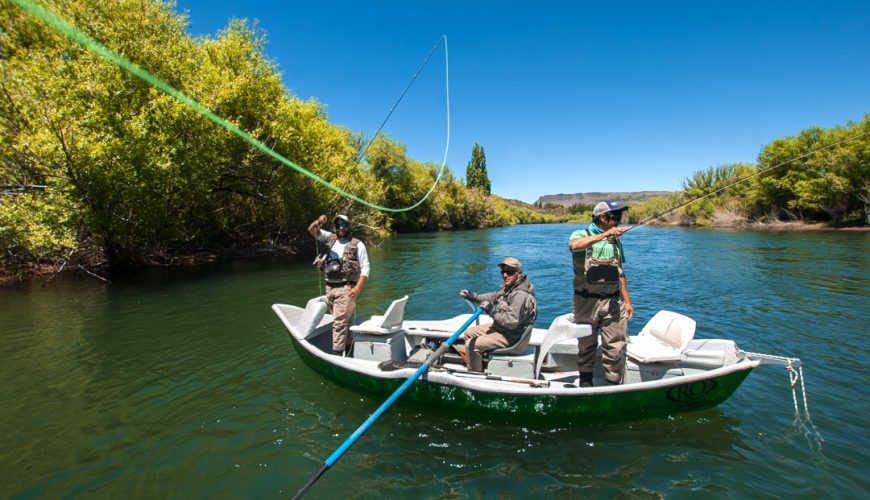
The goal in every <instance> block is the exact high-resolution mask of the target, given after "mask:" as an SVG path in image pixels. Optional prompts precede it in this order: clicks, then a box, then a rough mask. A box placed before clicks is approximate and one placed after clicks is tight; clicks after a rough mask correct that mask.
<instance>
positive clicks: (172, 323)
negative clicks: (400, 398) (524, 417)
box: [0, 225, 870, 498]
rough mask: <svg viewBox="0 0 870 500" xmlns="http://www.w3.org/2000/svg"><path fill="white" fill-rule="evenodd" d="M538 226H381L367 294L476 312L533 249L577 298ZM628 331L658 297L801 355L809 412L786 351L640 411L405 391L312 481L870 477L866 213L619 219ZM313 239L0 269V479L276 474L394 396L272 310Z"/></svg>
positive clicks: (221, 493) (548, 301) (173, 482)
mask: <svg viewBox="0 0 870 500" xmlns="http://www.w3.org/2000/svg"><path fill="white" fill-rule="evenodd" d="M580 227H581V226H578V225H524V226H513V227H507V228H498V229H490V230H479V231H467V232H451V233H436V234H418V235H403V236H399V237H396V238H393V239H390V240H387V241H384V242H383V243H382V244H381V245H380V247H379V248H375V247H374V245H370V257H371V260H372V265H373V272H372V279H371V280H370V282H369V284H368V285H367V286H366V288H365V290H364V292H363V295H362V297H361V298H360V301H359V304H358V309H357V314H358V316H360V317H367V316H369V315H372V314H382V313H383V310H384V308H385V307H386V306H387V305H388V304H389V302H390V301H391V300H392V299H395V298H398V297H400V296H401V295H404V294H408V295H410V300H409V302H408V305H407V308H406V314H405V317H406V318H435V317H446V316H452V315H455V314H459V313H463V312H467V306H466V305H465V304H464V303H463V302H462V300H461V299H460V298H459V297H458V295H457V292H458V290H460V289H462V288H468V289H471V290H476V291H488V290H492V289H495V288H496V287H497V285H498V284H499V282H500V278H499V275H498V272H497V267H496V264H497V263H498V262H499V261H500V260H501V259H502V258H503V257H505V256H508V255H512V256H515V257H517V258H519V259H520V260H521V261H522V262H523V264H524V267H525V270H526V272H527V273H528V274H529V276H530V277H531V279H532V281H533V282H534V284H535V286H536V288H537V290H538V302H539V305H540V310H539V319H538V323H537V325H538V326H539V327H546V326H547V325H548V324H549V323H550V322H551V321H552V320H553V319H554V318H555V317H556V316H557V315H559V314H563V313H566V312H570V307H571V306H570V304H571V294H570V282H571V279H570V277H571V265H570V255H569V253H568V250H567V238H568V235H569V234H570V233H571V231H573V230H574V229H578V228H580ZM623 243H624V245H625V249H626V254H627V262H626V273H627V276H628V280H629V288H630V290H631V294H632V299H633V303H634V307H635V311H636V315H635V318H634V319H633V320H632V321H631V322H630V324H629V332H630V334H636V333H637V332H638V331H639V330H640V328H641V327H642V326H643V324H644V322H645V321H647V320H648V319H649V318H651V317H652V315H653V314H655V313H656V312H657V311H658V310H659V309H669V310H673V311H677V312H680V313H683V314H686V315H688V316H691V317H693V318H695V319H696V320H697V322H698V332H697V337H698V338H716V337H724V338H730V339H733V340H735V341H736V342H737V344H738V345H739V346H740V347H741V348H743V349H745V350H747V351H754V352H763V353H768V354H777V355H784V356H790V357H799V358H801V359H802V360H803V362H804V366H805V368H804V374H805V379H806V386H807V392H808V394H809V408H810V412H811V415H812V419H813V423H814V424H815V427H816V430H817V432H808V431H806V430H804V429H803V428H801V427H800V426H799V425H796V424H795V421H794V413H795V412H794V406H793V402H792V393H791V390H790V386H789V378H788V375H787V372H786V371H785V370H784V369H783V368H781V367H774V366H762V367H759V368H758V369H756V370H754V371H753V373H752V374H751V375H750V376H749V378H748V379H747V380H746V381H745V382H744V383H743V385H742V386H741V387H740V388H739V389H738V390H737V392H736V393H735V394H734V395H733V396H732V397H731V398H730V399H729V400H727V401H726V402H725V403H723V404H722V405H720V406H719V407H717V408H714V409H711V410H706V411H701V412H694V413H684V414H678V415H675V416H673V417H671V418H667V419H655V420H646V421H639V422H632V423H627V424H609V425H608V424H601V425H596V426H563V427H552V426H550V427H540V426H528V427H524V426H517V425H511V424H506V423H502V422H498V421H491V420H488V419H487V418H486V416H485V415H469V416H468V418H467V419H466V418H463V419H457V418H452V417H447V416H442V415H439V414H437V413H432V412H424V411H423V412H421V411H419V410H412V409H408V408H403V407H402V406H401V405H399V406H396V407H394V408H392V409H391V410H390V411H389V412H387V414H386V415H385V416H384V417H383V418H381V420H380V421H378V423H377V424H375V426H374V427H373V428H372V429H371V430H369V432H368V433H367V434H366V435H365V436H364V437H363V438H362V439H361V440H360V441H359V442H358V443H357V444H356V445H355V446H354V447H353V448H352V449H351V450H350V451H349V452H348V453H347V454H346V455H345V456H344V457H343V458H342V459H341V460H340V461H339V462H338V463H337V464H336V465H335V467H333V468H332V469H331V470H330V471H329V472H328V473H327V474H326V475H324V476H323V477H322V478H321V479H320V480H319V481H318V482H317V484H315V486H314V488H313V489H312V490H311V492H310V493H309V494H310V496H311V497H312V498H334V497H338V496H341V497H343V498H380V497H387V498H408V497H424V498H432V497H436V498H465V497H473V498H481V497H486V498H496V497H498V498H545V497H552V498H571V497H580V496H582V497H590V496H591V497H613V496H630V497H641V498H656V497H688V496H690V495H691V496H692V497H694V496H698V495H700V496H706V497H747V496H752V497H756V496H772V497H783V496H790V495H801V496H811V497H819V496H834V497H864V496H866V495H867V492H868V491H870V481H868V474H867V472H866V466H867V464H868V463H870V451H868V447H870V436H868V428H870V426H868V417H867V415H868V414H870V408H868V401H870V389H868V385H867V384H868V381H870V371H868V365H870V356H868V342H867V339H868V330H870V233H867V232H813V231H804V232H770V231H752V230H712V229H711V230H704V229H679V228H647V227H643V228H639V229H637V230H635V231H632V232H630V233H628V234H627V235H626V236H625V237H624V239H623ZM303 260H305V262H299V261H297V262H294V261H288V260H261V261H238V262H231V263H222V264H214V265H205V266H198V267H191V268H169V269H150V270H146V271H142V272H139V273H136V274H132V275H127V276H123V277H114V278H113V280H112V282H111V283H110V284H104V283H102V282H100V281H98V280H95V279H93V278H90V277H86V276H85V277H73V276H60V277H57V278H55V279H54V280H53V281H51V282H50V283H49V284H48V286H45V287H42V286H41V284H42V281H38V280H36V281H32V282H29V283H25V284H22V285H19V286H15V287H11V288H5V289H0V359H2V360H3V361H2V363H0V375H2V381H3V383H2V385H0V432H2V436H3V438H2V450H0V476H2V477H0V485H2V486H0V494H2V496H3V497H15V498H35V497H44V496H49V497H60V496H80V497H83V498H119V497H124V498H155V497H178V498H189V497H197V498H201V497H218V498H255V497H256V498H259V497H286V496H288V495H292V494H293V493H294V492H295V491H297V489H298V488H299V487H300V486H301V485H302V484H303V483H304V482H305V481H306V480H307V479H308V478H309V477H310V476H311V475H312V474H313V473H314V472H315V471H316V470H317V469H318V468H319V466H320V464H322V462H323V460H324V459H325V458H326V457H327V456H329V454H330V453H332V451H333V450H335V448H336V447H338V446H339V445H340V444H341V443H342V442H343V441H344V440H345V438H346V437H347V436H348V435H349V434H350V433H351V432H352V431H353V430H354V429H355V428H356V427H357V426H358V425H359V424H360V423H361V422H362V421H363V420H365V418H366V417H367V416H368V415H369V414H370V413H371V412H372V411H373V410H374V409H375V408H376V407H377V406H378V405H379V404H380V402H381V401H380V400H376V399H373V398H370V397H367V396H362V395H359V394H356V393H354V392H351V391H349V390H347V389H345V388H343V387H341V386H338V385H336V384H334V383H332V382H330V381H329V380H325V379H323V378H322V377H321V376H319V375H317V374H315V373H314V372H312V371H311V370H310V369H308V368H307V367H306V366H305V365H304V364H302V362H301V361H300V360H299V359H298V357H297V356H296V354H295V352H294V351H293V349H292V347H291V344H290V341H289V340H288V338H287V333H286V330H284V329H283V327H282V326H281V325H280V323H279V321H278V320H277V318H276V317H275V316H274V315H273V313H272V311H271V310H270V306H271V304H272V303H275V302H282V303H290V304H304V302H305V301H306V300H307V298H309V297H311V296H314V295H316V294H318V292H319V288H320V282H319V279H318V277H317V274H316V273H315V272H314V271H313V270H312V268H311V266H310V265H309V264H308V259H307V258H306V259H303Z"/></svg>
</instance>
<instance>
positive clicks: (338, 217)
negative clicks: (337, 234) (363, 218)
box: [332, 215, 350, 224]
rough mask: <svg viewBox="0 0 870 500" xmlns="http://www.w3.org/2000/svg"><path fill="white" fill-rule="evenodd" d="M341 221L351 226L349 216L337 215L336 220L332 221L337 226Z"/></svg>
mask: <svg viewBox="0 0 870 500" xmlns="http://www.w3.org/2000/svg"><path fill="white" fill-rule="evenodd" d="M339 220H343V221H345V222H347V223H348V224H350V217H348V216H347V215H336V216H335V218H334V219H332V223H333V224H337V223H338V221H339Z"/></svg>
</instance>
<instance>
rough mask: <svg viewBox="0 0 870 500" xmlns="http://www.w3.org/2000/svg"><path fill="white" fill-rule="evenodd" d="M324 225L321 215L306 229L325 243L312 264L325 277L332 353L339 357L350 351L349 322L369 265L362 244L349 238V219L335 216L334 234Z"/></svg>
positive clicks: (364, 247)
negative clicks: (330, 317)
mask: <svg viewBox="0 0 870 500" xmlns="http://www.w3.org/2000/svg"><path fill="white" fill-rule="evenodd" d="M325 223H326V216H325V215H321V216H320V217H318V218H317V220H315V221H314V222H312V223H311V225H309V226H308V232H309V233H310V234H311V236H314V237H315V238H317V240H318V241H320V242H322V243H324V246H323V248H322V250H321V252H320V255H318V256H317V259H316V260H315V261H314V264H315V265H316V266H317V268H318V269H319V270H320V271H321V272H322V273H323V275H324V277H325V278H326V303H327V305H329V310H330V311H331V312H332V317H333V322H332V353H333V354H335V355H338V356H341V355H342V354H344V353H347V352H349V350H350V347H351V342H352V339H353V337H351V335H350V322H351V318H352V317H353V310H354V309H355V308H356V298H357V297H359V294H360V292H361V291H362V288H363V285H365V283H366V280H368V277H369V271H370V269H371V266H370V265H369V256H368V253H367V252H366V246H365V244H363V242H361V241H360V240H358V239H356V238H354V237H353V236H352V235H351V230H350V218H349V217H348V216H346V215H337V216H335V218H334V219H333V220H332V223H333V226H334V229H335V233H330V232H329V231H326V230H324V229H320V227H319V226H320V225H322V224H325Z"/></svg>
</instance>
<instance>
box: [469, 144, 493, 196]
mask: <svg viewBox="0 0 870 500" xmlns="http://www.w3.org/2000/svg"><path fill="white" fill-rule="evenodd" d="M465 185H466V186H468V187H469V188H471V189H480V190H481V191H483V192H484V193H486V194H490V188H491V183H490V182H489V175H488V174H487V173H486V153H484V151H483V147H482V146H481V145H480V144H478V143H476V142H475V143H474V146H473V147H472V148H471V160H469V161H468V167H467V168H466V169H465Z"/></svg>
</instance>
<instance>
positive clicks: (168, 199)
mask: <svg viewBox="0 0 870 500" xmlns="http://www.w3.org/2000/svg"><path fill="white" fill-rule="evenodd" d="M42 3H43V4H44V5H45V6H46V7H47V8H48V9H50V10H51V11H52V12H54V13H56V14H57V15H59V16H61V17H63V18H64V19H65V20H66V21H67V22H69V23H71V24H73V25H74V26H76V27H77V28H78V29H80V30H81V31H83V32H84V33H86V34H88V35H89V36H91V37H93V38H94V39H97V40H98V41H99V42H100V43H102V44H103V45H105V46H106V47H108V48H109V49H111V50H112V51H114V52H116V53H117V54H120V55H122V56H123V57H124V58H126V59H129V60H130V61H132V62H134V63H135V64H136V65H137V66H139V67H140V68H143V69H144V70H146V71H148V72H149V73H151V74H153V75H155V76H156V77H157V78H159V79H160V80H162V81H164V82H167V83H168V84H169V85H171V86H172V87H174V88H175V89H177V90H179V91H180V92H182V93H184V94H186V95H187V96H190V97H191V98H192V99H193V100H195V101H197V102H199V103H201V104H202V105H203V106H204V107H206V108H207V109H209V110H211V111H212V112H214V113H215V114H216V115H218V116H220V117H222V118H224V119H226V120H227V121H228V122H230V123H231V124H233V125H235V126H237V127H239V128H240V129H242V130H244V131H246V132H248V133H249V134H250V135H251V136H253V137H256V138H257V139H259V140H260V141H262V142H263V143H265V144H266V145H267V146H268V147H270V148H271V149H273V150H274V151H276V152H278V153H280V154H281V155H283V156H284V157H286V158H289V159H290V160H291V161H293V162H295V163H297V164H298V165H300V166H302V167H303V168H305V169H308V170H309V171H311V172H313V173H314V174H316V175H318V176H320V177H321V178H323V179H326V180H327V181H329V182H331V183H332V184H334V185H336V186H338V187H340V188H342V189H344V190H346V191H348V192H351V193H353V194H355V195H357V196H359V197H360V198H363V199H365V200H368V201H370V202H372V203H375V204H379V205H384V206H388V207H406V206H409V205H412V204H413V203H416V202H417V201H418V200H419V199H421V198H422V197H423V196H424V195H425V194H426V193H427V192H428V191H429V189H430V188H431V187H432V186H433V184H435V189H434V191H433V192H432V194H431V195H430V196H429V197H428V198H427V199H426V201H425V202H423V203H422V204H421V205H420V206H419V207H417V208H416V209H414V210H412V211H409V212H399V213H384V212H380V211H376V210H372V209H368V208H365V207H362V206H360V204H358V203H354V202H352V201H349V200H347V199H346V198H343V197H341V196H339V195H337V194H336V193H335V192H334V191H332V190H330V189H328V188H326V187H324V186H322V185H320V184H318V183H316V182H313V181H312V180H310V179H309V178H307V177H305V176H303V175H302V174H301V173H299V172H296V171H294V170H292V169H291V168H289V167H287V166H285V165H283V164H281V163H279V162H278V161H276V160H275V159H274V158H272V157H270V156H269V155H266V154H264V153H263V152H262V151H261V150H259V149H257V148H256V147H254V146H253V145H251V144H249V143H248V142H246V141H244V140H243V139H241V138H240V137H238V136H237V135H234V134H233V133H231V132H230V131H228V130H227V129H225V128H223V127H221V126H218V125H217V124H215V123H213V122H211V121H209V120H208V119H206V118H204V117H203V116H201V115H200V114H198V113H196V112H194V111H193V110H191V109H190V108H189V107H187V106H186V105H184V104H182V103H181V102H179V101H178V100H176V99H174V98H173V97H171V96H169V95H167V94H165V93H163V92H161V91H159V90H157V89H156V88H154V87H152V86H151V85H149V84H147V83H145V82H144V81H142V80H140V79H139V78H137V77H135V76H133V75H132V74H130V73H128V72H126V71H124V70H122V69H120V68H118V67H117V66H115V65H113V64H111V63H109V62H107V61H106V60H104V59H103V58H101V57H100V56H98V55H96V54H95V53H94V52H92V51H89V50H87V49H85V48H83V47H82V46H80V45H78V44H76V43H74V42H72V41H70V40H69V39H68V38H66V37H65V36H63V35H61V34H60V33H58V32H56V31H55V30H53V29H52V28H50V27H48V26H47V25H45V24H43V23H42V22H41V21H39V20H38V19H36V18H35V17H33V16H31V15H29V14H27V13H26V12H25V11H23V10H22V9H20V8H19V7H17V6H15V5H14V4H11V3H9V2H4V3H2V4H0V72H2V80H0V145H2V147H0V185H2V186H3V187H2V188H0V192H2V194H0V266H3V267H4V268H5V269H6V270H7V271H9V270H10V269H12V270H15V269H19V270H20V272H28V270H32V269H33V268H34V266H39V265H41V264H42V265H48V266H49V267H51V266H55V267H57V266H59V265H62V264H65V263H67V262H70V263H75V264H79V265H81V264H85V265H87V266H93V265H109V266H119V267H124V266H136V265H141V264H143V263H168V262H174V261H175V259H176V258H177V257H178V256H183V255H194V254H197V253H198V252H203V251H209V252H213V251H214V252H218V253H220V252H224V251H233V250H238V249H251V248H259V249H276V248H277V249H285V250H287V251H291V252H292V251H293V249H295V248H297V247H298V246H299V245H300V244H304V243H308V242H309V238H306V237H305V236H306V234H307V233H306V232H305V228H306V227H307V225H308V224H309V223H310V222H311V221H312V220H314V219H315V218H316V216H317V215H319V214H321V213H332V214H335V213H348V214H350V215H351V216H352V217H353V218H354V220H355V221H357V222H359V223H360V224H358V225H357V226H356V228H357V233H358V234H360V235H363V236H366V235H367V236H374V237H384V236H386V235H387V234H389V233H391V232H395V231H434V230H445V229H465V228H478V227H490V226H500V225H505V224H516V223H526V222H547V221H551V220H555V219H554V218H553V217H550V216H546V215H541V214H538V213H536V212H534V211H532V210H529V209H527V208H524V207H518V206H515V205H512V204H510V203H508V202H507V201H506V200H503V199H501V198H499V197H497V196H489V195H488V192H487V191H488V189H487V190H484V189H482V188H481V187H469V186H466V185H465V184H464V183H463V182H462V181H461V180H459V179H457V178H455V177H454V175H453V174H452V173H451V172H450V170H449V169H445V171H444V172H443V174H442V175H441V177H440V180H438V182H437V184H436V178H437V177H438V175H439V170H440V166H438V165H433V164H429V163H422V162H419V161H416V160H414V159H412V158H410V157H408V155H407V154H406V151H405V147H404V145H402V144H401V143H399V142H397V141H395V140H392V139H391V138H389V137H378V138H376V140H375V141H374V142H373V143H372V144H371V146H370V147H369V148H368V150H367V151H366V153H367V154H366V155H365V157H364V158H361V156H363V155H362V154H361V151H362V149H363V148H362V146H363V145H364V144H367V143H368V142H369V141H368V139H367V138H365V137H363V136H362V134H359V133H355V132H353V131H351V130H348V129H347V128H345V127H342V126H339V125H336V124H334V123H331V122H330V121H329V119H328V117H327V114H326V112H325V108H324V106H323V105H321V104H320V103H319V102H317V101H314V100H308V101H303V100H301V99H299V98H298V97H296V96H295V95H294V94H293V93H292V91H291V90H289V89H288V88H287V87H285V85H284V82H282V79H281V74H280V72H279V69H278V67H277V66H276V64H275V63H273V62H271V61H269V60H268V59H267V58H266V56H265V55H264V45H265V43H266V40H265V35H264V34H263V33H262V32H260V31H258V30H257V29H256V27H255V26H252V25H251V24H248V23H246V22H244V21H233V22H232V23H230V25H229V26H228V27H227V28H226V29H225V30H223V31H221V32H220V33H218V34H217V35H216V36H214V37H203V38H193V37H191V36H190V35H189V34H188V33H187V31H186V30H187V19H186V17H185V16H184V15H179V14H177V13H176V12H175V11H174V9H175V6H174V4H172V3H168V2H161V1H157V0H100V1H97V0H85V1H80V0H76V1H72V0H49V1H46V2H42ZM289 84H290V85H291V86H292V82H289ZM476 147H478V148H479V146H477V145H476ZM476 151H477V150H476ZM478 152H479V154H480V155H482V154H483V149H482V148H479V151H478ZM479 160H480V158H477V157H476V159H475V161H479ZM483 161H484V163H483V165H484V166H485V158H484V159H483ZM475 165H479V164H478V163H475ZM483 172H484V174H485V172H486V171H485V170H483ZM486 183H487V186H488V179H486Z"/></svg>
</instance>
